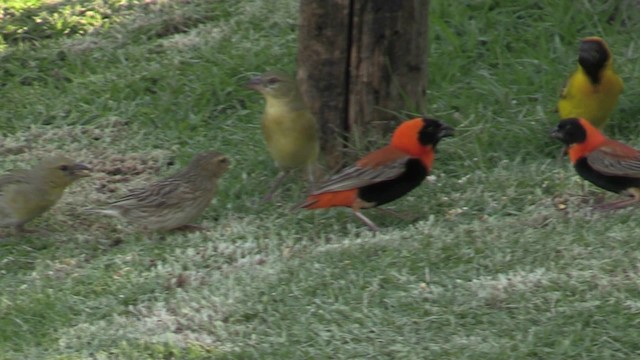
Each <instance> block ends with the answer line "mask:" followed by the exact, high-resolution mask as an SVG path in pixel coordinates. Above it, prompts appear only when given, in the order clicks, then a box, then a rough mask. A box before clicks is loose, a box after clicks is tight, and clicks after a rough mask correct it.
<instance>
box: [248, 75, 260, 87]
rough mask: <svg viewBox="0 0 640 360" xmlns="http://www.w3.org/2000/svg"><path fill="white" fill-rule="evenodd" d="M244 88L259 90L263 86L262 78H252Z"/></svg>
mask: <svg viewBox="0 0 640 360" xmlns="http://www.w3.org/2000/svg"><path fill="white" fill-rule="evenodd" d="M244 86H246V87H248V88H249V89H253V90H258V89H259V88H260V87H261V86H262V76H256V77H253V78H251V79H250V80H249V81H248V82H247V83H245V84H244Z"/></svg>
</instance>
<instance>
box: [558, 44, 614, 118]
mask: <svg viewBox="0 0 640 360" xmlns="http://www.w3.org/2000/svg"><path fill="white" fill-rule="evenodd" d="M623 87H624V86H623V83H622V79H620V77H619V76H618V74H616V73H615V72H614V71H613V59H612V57H611V51H609V47H608V46H607V43H606V42H605V41H604V40H602V39H601V38H599V37H587V38H584V39H582V40H581V41H580V49H579V52H578V68H577V69H576V71H575V72H574V73H573V74H572V75H571V76H570V77H569V79H568V80H567V82H566V84H565V86H564V89H563V90H562V95H561V96H560V100H559V101H558V113H559V114H560V118H561V119H566V118H571V117H577V118H583V119H586V120H587V121H589V122H590V123H591V124H593V126H595V127H597V128H599V129H602V128H603V127H604V125H605V123H606V122H607V120H608V119H609V116H610V115H611V113H612V112H613V109H614V108H615V106H616V103H617V102H618V96H619V95H620V94H621V93H622V90H623Z"/></svg>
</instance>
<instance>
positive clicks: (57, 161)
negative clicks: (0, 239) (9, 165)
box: [0, 155, 91, 233]
mask: <svg viewBox="0 0 640 360" xmlns="http://www.w3.org/2000/svg"><path fill="white" fill-rule="evenodd" d="M90 171H91V169H90V168H89V167H88V166H87V165H85V164H81V163H78V162H75V161H73V160H71V159H69V158H67V157H65V156H62V155H54V156H51V157H48V158H46V159H43V160H42V161H41V162H40V163H39V164H37V165H36V166H34V167H33V168H31V169H29V170H14V171H11V172H9V173H8V174H6V175H4V176H2V177H0V226H11V227H13V228H14V229H15V231H16V232H17V233H20V232H28V230H27V229H25V224H26V223H28V222H29V221H31V220H33V219H34V218H35V217H37V216H39V215H42V214H43V213H44V212H45V211H47V210H49V209H50V208H51V207H52V206H54V205H55V204H56V203H57V202H58V200H60V198H61V197H62V194H63V193H64V190H65V189H66V188H67V187H68V186H69V185H71V184H72V183H73V182H74V181H76V180H78V179H80V178H83V177H86V176H89V175H90Z"/></svg>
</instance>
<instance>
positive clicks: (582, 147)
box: [569, 119, 608, 163]
mask: <svg viewBox="0 0 640 360" xmlns="http://www.w3.org/2000/svg"><path fill="white" fill-rule="evenodd" d="M579 121H580V125H582V127H583V128H584V130H585V131H586V133H587V137H586V139H585V141H584V142H582V143H579V144H573V145H571V146H570V147H569V159H570V160H571V163H575V162H576V161H578V159H580V158H581V157H583V156H586V155H589V153H591V152H592V151H593V150H596V149H597V148H599V147H600V146H602V144H604V143H606V142H607V140H608V139H607V137H606V136H604V135H603V134H602V133H601V132H600V130H598V129H596V127H595V126H593V125H591V123H590V122H589V121H587V120H585V119H579Z"/></svg>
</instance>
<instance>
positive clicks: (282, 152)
mask: <svg viewBox="0 0 640 360" xmlns="http://www.w3.org/2000/svg"><path fill="white" fill-rule="evenodd" d="M246 86H247V87H249V88H250V89H253V90H256V91H258V92H260V93H261V94H262V95H263V96H264V98H265V102H266V103H265V107H264V113H263V115H262V134H263V136H264V141H265V143H266V145H267V150H268V151H269V154H270V155H271V158H272V159H273V161H274V162H275V163H276V166H277V167H278V169H280V173H279V174H278V177H277V178H276V180H275V181H274V182H273V184H271V187H270V189H269V192H268V193H267V194H266V195H265V196H264V198H263V201H268V200H270V199H271V197H272V196H273V193H274V192H275V190H276V189H277V187H278V186H279V185H280V183H281V182H282V180H284V178H285V177H286V176H287V175H288V174H289V173H290V172H291V171H292V170H294V169H304V170H306V171H307V175H308V176H309V181H310V182H311V184H312V185H313V182H314V172H315V166H316V164H317V161H318V153H319V152H320V150H319V149H320V147H319V142H318V128H317V124H316V121H315V119H314V117H313V115H312V114H311V112H310V111H309V108H308V107H307V105H306V104H305V102H304V99H303V98H302V94H301V93H300V90H299V89H298V85H297V84H296V81H295V80H294V79H292V78H291V77H290V76H288V75H287V74H284V73H281V72H274V71H271V72H267V73H264V74H262V75H260V76H256V77H254V78H252V79H251V80H250V81H249V82H248V83H247V84H246Z"/></svg>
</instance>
